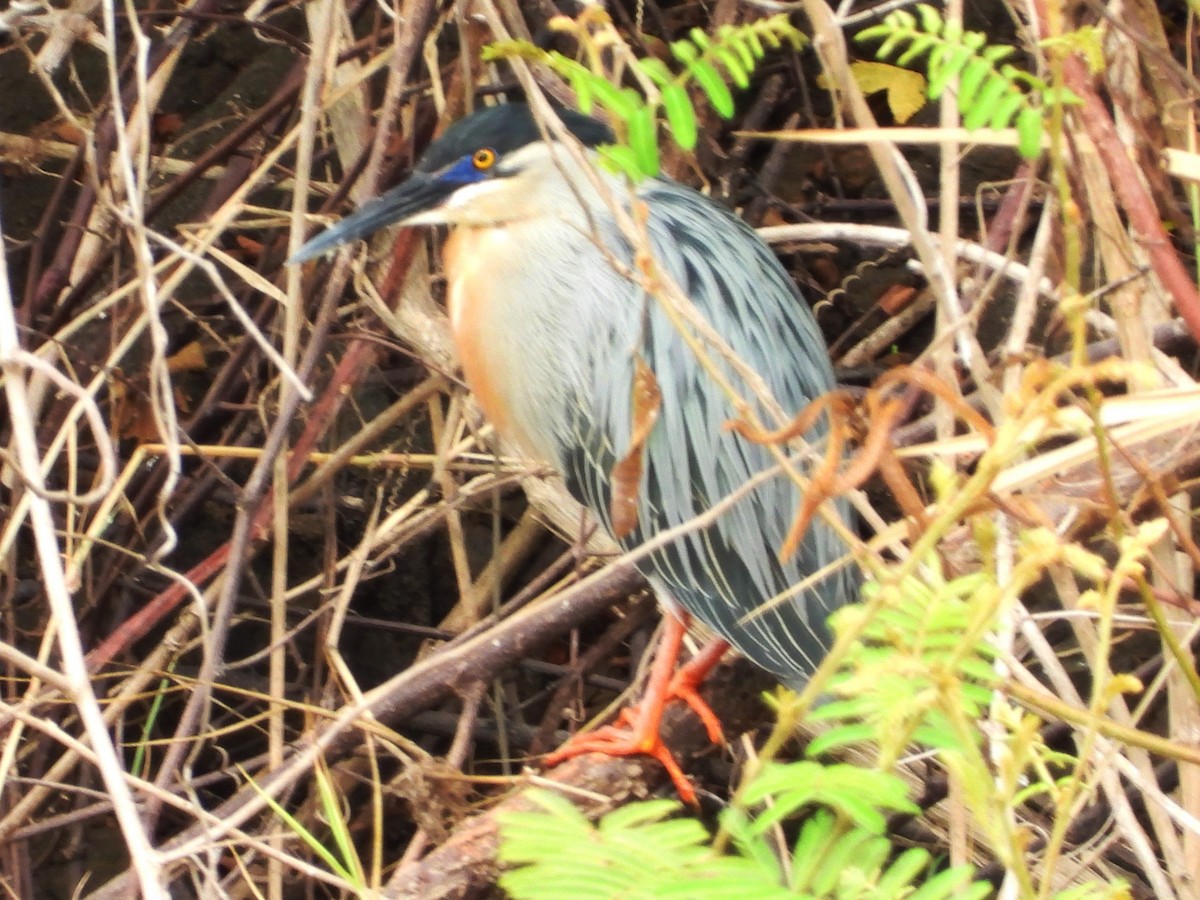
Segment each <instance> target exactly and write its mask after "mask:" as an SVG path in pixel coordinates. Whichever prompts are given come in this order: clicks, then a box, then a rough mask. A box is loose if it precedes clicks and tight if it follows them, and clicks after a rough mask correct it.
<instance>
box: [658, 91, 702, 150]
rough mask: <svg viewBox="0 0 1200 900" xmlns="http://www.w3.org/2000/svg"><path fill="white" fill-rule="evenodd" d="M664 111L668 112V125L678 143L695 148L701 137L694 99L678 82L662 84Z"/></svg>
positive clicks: (685, 148)
mask: <svg viewBox="0 0 1200 900" xmlns="http://www.w3.org/2000/svg"><path fill="white" fill-rule="evenodd" d="M662 104H663V112H665V113H666V114H667V125H668V126H669V127H670V129H671V134H673V135H674V136H675V143H677V144H678V145H679V146H680V147H682V148H683V149H684V150H693V149H695V147H696V140H697V138H698V137H699V134H698V130H697V125H696V111H695V110H694V109H693V108H692V100H691V98H690V97H688V95H687V91H686V90H684V89H683V88H682V87H681V86H680V85H678V84H674V83H671V84H664V85H663V86H662Z"/></svg>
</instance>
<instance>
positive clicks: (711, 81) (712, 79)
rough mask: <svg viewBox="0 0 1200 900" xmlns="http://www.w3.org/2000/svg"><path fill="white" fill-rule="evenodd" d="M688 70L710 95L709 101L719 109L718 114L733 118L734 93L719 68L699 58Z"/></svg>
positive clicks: (723, 117) (725, 117)
mask: <svg viewBox="0 0 1200 900" xmlns="http://www.w3.org/2000/svg"><path fill="white" fill-rule="evenodd" d="M688 71H689V72H690V73H691V75H692V77H693V78H695V79H696V83H697V84H698V85H700V87H701V89H702V90H703V91H704V93H705V95H706V96H707V97H708V102H709V103H711V104H712V106H713V109H715V110H716V111H717V115H719V116H720V117H721V118H722V119H729V118H732V117H733V112H734V105H733V94H731V93H730V92H729V88H728V87H727V86H726V84H725V81H724V79H722V78H721V76H720V75H719V74H718V73H717V70H716V69H714V68H713V67H712V66H711V65H710V64H708V63H706V62H704V61H703V60H697V61H696V62H694V63H692V64H691V65H689V66H688Z"/></svg>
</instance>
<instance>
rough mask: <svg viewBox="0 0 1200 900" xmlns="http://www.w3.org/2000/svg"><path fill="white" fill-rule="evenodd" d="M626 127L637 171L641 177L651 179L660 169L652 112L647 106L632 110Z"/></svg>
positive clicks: (656, 133) (656, 135) (654, 121)
mask: <svg viewBox="0 0 1200 900" xmlns="http://www.w3.org/2000/svg"><path fill="white" fill-rule="evenodd" d="M626 125H627V126H628V128H629V133H628V138H629V148H630V149H631V150H632V151H633V155H634V158H635V159H636V160H637V166H638V171H639V172H640V173H641V174H642V175H643V176H649V177H651V178H653V177H654V176H655V175H657V174H658V173H659V169H660V167H661V164H660V161H659V155H658V132H657V129H656V127H655V125H656V120H655V117H654V110H653V109H651V108H650V107H648V106H643V107H641V108H639V109H636V110H634V113H633V115H631V116H630V117H629V120H628V122H626Z"/></svg>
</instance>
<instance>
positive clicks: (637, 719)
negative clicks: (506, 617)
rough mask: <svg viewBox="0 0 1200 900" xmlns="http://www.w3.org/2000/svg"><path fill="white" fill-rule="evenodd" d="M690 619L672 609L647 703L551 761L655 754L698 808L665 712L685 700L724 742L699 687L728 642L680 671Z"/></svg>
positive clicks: (710, 734)
mask: <svg viewBox="0 0 1200 900" xmlns="http://www.w3.org/2000/svg"><path fill="white" fill-rule="evenodd" d="M686 632H687V622H686V621H684V620H681V619H677V618H676V617H675V616H673V615H671V614H669V613H668V618H667V627H666V630H665V631H664V633H663V638H662V642H661V643H660V644H659V647H658V651H657V653H656V654H655V657H654V666H653V668H652V669H651V672H650V680H649V683H648V684H647V686H646V694H645V696H644V697H643V698H642V702H641V703H639V704H637V705H636V706H631V707H628V708H627V709H624V710H622V711H621V713H620V715H619V716H618V717H617V721H616V722H615V723H613V724H612V725H607V726H605V727H603V728H601V729H599V730H597V731H595V732H593V733H591V734H579V735H576V736H575V737H573V738H572V739H571V740H569V741H568V742H567V743H566V744H564V745H563V746H562V747H560V748H559V749H558V750H556V751H554V752H553V753H551V754H550V755H549V756H547V757H546V760H545V762H546V765H548V766H556V765H558V764H559V763H562V762H565V761H566V760H568V759H573V758H575V757H576V756H581V755H583V754H584V753H603V754H605V755H607V756H635V755H645V756H652V757H654V758H655V759H656V760H658V761H659V762H660V763H661V764H662V767H663V768H664V769H665V770H666V772H667V775H669V776H670V778H671V781H672V783H674V785H675V790H676V791H678V792H679V796H680V799H682V800H683V801H684V802H685V803H687V804H689V805H692V806H695V804H696V791H695V788H693V787H692V783H691V782H690V781H689V780H688V778H687V776H686V775H685V774H684V773H683V769H682V768H680V766H679V763H678V762H677V761H676V759H675V757H674V756H673V755H672V754H671V751H670V750H669V749H667V745H666V744H664V743H663V740H662V735H661V733H660V728H661V724H662V713H663V709H664V708H665V707H666V705H667V703H668V702H670V701H671V700H675V699H678V700H682V701H683V702H684V703H686V704H687V705H688V706H689V707H690V708H691V709H692V711H693V712H695V713H696V715H697V716H699V718H700V721H701V722H703V723H704V728H705V730H706V731H707V732H708V737H709V740H711V741H712V742H713V743H714V744H715V743H718V742H719V741H720V740H721V722H720V720H719V719H717V716H716V713H714V712H713V711H712V709H711V708H710V707H709V705H708V704H707V703H705V702H704V700H703V699H702V698H701V697H700V693H699V687H700V684H701V683H702V682H703V681H704V679H705V678H706V677H707V676H708V673H709V672H711V671H712V669H713V667H714V666H715V665H716V664H717V663H718V662H720V661H721V657H722V656H723V655H724V654H725V651H726V650H728V649H729V645H728V644H727V643H725V642H724V641H713V642H712V643H711V644H709V645H708V646H707V647H705V648H704V650H703V651H702V652H701V653H700V655H698V656H697V657H696V658H695V659H693V660H692V661H691V662H689V663H688V664H687V665H686V666H683V667H682V668H680V669H679V670H678V671H677V672H676V671H675V664H676V662H677V660H678V658H679V650H680V647H681V646H682V644H683V636H684V634H685V633H686Z"/></svg>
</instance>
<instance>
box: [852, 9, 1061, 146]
mask: <svg viewBox="0 0 1200 900" xmlns="http://www.w3.org/2000/svg"><path fill="white" fill-rule="evenodd" d="M855 40H857V41H874V40H882V42H883V43H882V44H881V45H880V46H879V47H878V49H877V50H876V51H875V56H876V58H877V59H880V60H886V59H888V58H889V57H892V56H895V57H896V59H895V63H896V65H899V66H909V65H911V64H912V63H913V62H915V61H916V60H917V59H919V58H920V57H922V56H926V60H925V66H926V70H927V75H928V79H929V86H928V88H927V92H928V95H929V97H930V99H932V100H936V99H937V98H938V97H940V96H941V95H942V94H943V93H944V92H945V90H946V88H947V87H948V86H949V85H950V84H951V83H952V82H953V81H954V80H955V79H958V96H957V102H958V108H959V111H960V112H961V113H962V116H963V127H964V128H967V129H968V130H972V129H976V128H983V127H985V126H986V127H990V128H1007V127H1009V126H1012V127H1015V128H1016V130H1017V133H1018V136H1019V144H1018V150H1019V151H1020V153H1021V155H1022V156H1025V157H1027V158H1029V159H1033V158H1035V157H1036V156H1037V155H1038V154H1039V153H1041V146H1042V130H1043V119H1044V115H1043V109H1044V108H1045V107H1046V106H1048V105H1051V104H1063V105H1067V104H1073V103H1078V102H1079V100H1078V98H1077V97H1075V96H1074V95H1073V94H1071V93H1070V92H1069V91H1064V90H1058V91H1055V90H1052V89H1051V87H1050V85H1048V84H1047V83H1046V82H1045V81H1043V80H1042V79H1040V78H1038V77H1037V76H1036V75H1032V74H1030V73H1029V72H1026V71H1023V70H1022V69H1020V68H1018V67H1017V66H1015V65H1013V64H1012V63H1009V62H1005V60H1007V59H1008V58H1009V57H1010V56H1012V55H1013V54H1014V53H1015V52H1016V51H1015V48H1013V47H1008V46H1004V45H999V44H989V43H988V42H987V35H985V34H984V33H983V32H979V31H963V30H962V29H961V28H960V27H959V26H958V25H957V24H956V23H953V22H947V21H946V20H945V19H944V18H942V15H941V13H939V12H938V11H937V10H936V9H934V8H933V7H932V6H929V5H927V4H923V3H922V4H919V5H918V6H917V15H915V16H914V15H913V14H912V13H911V12H908V11H907V10H903V9H900V10H895V11H893V12H891V13H889V14H888V16H887V17H886V18H884V20H883V21H882V22H881V23H879V24H878V25H874V26H872V27H871V28H867V29H865V30H863V31H861V32H859V33H858V34H857V35H856V36H855Z"/></svg>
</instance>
